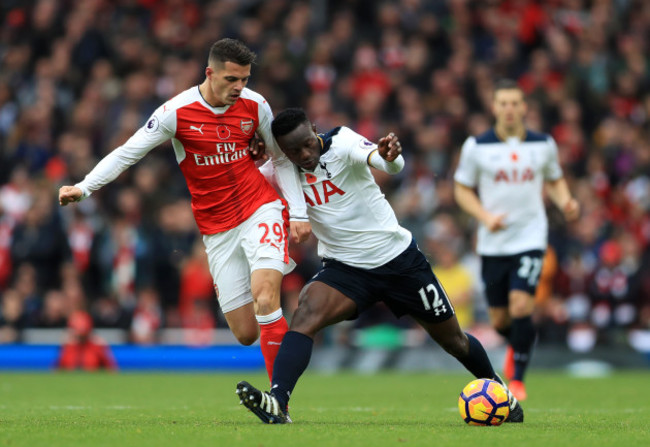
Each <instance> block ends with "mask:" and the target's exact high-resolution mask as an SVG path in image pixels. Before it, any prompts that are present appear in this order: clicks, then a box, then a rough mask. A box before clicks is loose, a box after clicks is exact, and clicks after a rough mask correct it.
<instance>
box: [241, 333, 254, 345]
mask: <svg viewBox="0 0 650 447" xmlns="http://www.w3.org/2000/svg"><path fill="white" fill-rule="evenodd" d="M235 337H236V338H237V341H238V342H239V343H240V344H242V345H244V346H250V345H252V344H253V343H255V342H256V341H257V339H258V338H259V334H258V333H245V334H235Z"/></svg>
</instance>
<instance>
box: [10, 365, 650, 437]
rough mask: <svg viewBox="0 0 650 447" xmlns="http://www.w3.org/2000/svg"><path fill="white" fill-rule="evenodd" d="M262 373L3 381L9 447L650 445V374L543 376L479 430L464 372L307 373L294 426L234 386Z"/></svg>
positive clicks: (535, 375)
mask: <svg viewBox="0 0 650 447" xmlns="http://www.w3.org/2000/svg"><path fill="white" fill-rule="evenodd" d="M242 379H245V380H248V381H250V382H251V383H252V384H254V385H256V386H259V387H263V386H264V384H265V383H267V382H266V379H265V375H263V374H261V373H250V372H244V373H233V374H231V373H228V374H191V373H188V374H171V373H169V374H165V373H118V374H83V373H66V374H63V373H43V374H34V373H2V374H0V446H29V447H37V446H48V447H58V446H66V447H67V446H112V447H114V446H116V447H127V446H157V447H160V446H183V447H196V446H211V447H221V446H223V447H230V446H255V447H260V446H265V447H268V446H282V447H294V446H295V447H311V446H319V447H320V446H337V447H338V446H372V447H380V446H404V445H406V446H408V445H411V446H471V447H487V446H500V447H503V446H509V447H515V446H521V447H529V446H544V447H559V446H571V447H582V446H625V447H633V446H649V445H650V371H648V370H644V371H636V372H619V373H615V374H613V375H611V376H609V377H605V378H589V379H578V378H572V377H569V376H567V375H564V374H562V373H558V372H547V371H533V372H531V374H530V377H529V379H528V390H529V394H530V397H529V399H528V400H527V401H526V402H525V404H524V409H525V414H526V421H525V422H524V423H523V424H504V425H502V426H500V427H470V426H467V425H465V423H464V422H463V421H462V420H461V418H460V416H459V414H458V408H457V399H458V394H459V393H460V390H461V389H462V388H463V386H464V385H465V384H466V383H467V382H469V381H470V380H471V377H470V376H469V375H468V374H463V373H431V374H424V373H422V374H405V373H381V374H376V375H356V374H351V373H340V374H335V375H319V374H316V373H309V372H308V373H307V374H306V375H305V376H304V377H303V379H302V381H301V382H300V383H299V384H298V387H297V388H296V390H295V392H294V397H293V399H292V401H291V416H292V418H293V420H294V424H292V425H279V426H269V425H264V424H262V423H261V422H260V421H259V420H258V419H257V418H256V417H255V416H254V415H253V414H252V413H250V412H248V411H246V409H245V408H244V407H243V406H240V405H239V401H238V398H237V396H236V395H235V392H234V390H235V384H236V383H237V382H238V381H239V380H242Z"/></svg>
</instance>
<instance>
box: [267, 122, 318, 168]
mask: <svg viewBox="0 0 650 447" xmlns="http://www.w3.org/2000/svg"><path fill="white" fill-rule="evenodd" d="M277 142H278V145H279V146H280V149H282V152H284V153H285V155H286V156H287V158H288V159H289V160H291V162H292V163H293V164H295V165H297V166H299V167H301V168H302V169H304V170H306V171H313V170H314V169H316V166H318V160H320V152H321V143H320V140H319V139H318V136H317V135H316V132H315V131H314V128H313V126H312V125H311V124H310V123H302V124H300V125H299V126H298V127H296V128H295V129H294V130H292V131H291V132H289V133H288V134H286V135H282V136H281V137H278V138H277Z"/></svg>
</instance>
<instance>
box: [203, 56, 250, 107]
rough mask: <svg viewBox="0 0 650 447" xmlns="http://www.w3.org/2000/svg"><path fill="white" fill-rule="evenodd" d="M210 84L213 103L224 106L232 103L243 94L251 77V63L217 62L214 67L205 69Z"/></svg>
mask: <svg viewBox="0 0 650 447" xmlns="http://www.w3.org/2000/svg"><path fill="white" fill-rule="evenodd" d="M205 75H206V76H207V78H208V80H209V84H210V93H211V96H212V97H211V98H209V99H208V101H209V102H210V103H211V104H212V105H216V106H218V107H223V106H227V105H232V104H234V103H235V101H237V99H238V98H239V96H240V95H241V92H242V90H244V87H246V84H247V83H248V79H249V78H250V77H251V66H250V65H238V64H236V63H234V62H230V61H226V62H223V63H222V62H217V63H216V64H214V67H212V66H208V68H206V69H205Z"/></svg>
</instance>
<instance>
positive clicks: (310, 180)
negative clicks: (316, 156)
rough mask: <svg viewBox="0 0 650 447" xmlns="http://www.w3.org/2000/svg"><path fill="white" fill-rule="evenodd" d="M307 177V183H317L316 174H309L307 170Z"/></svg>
mask: <svg viewBox="0 0 650 447" xmlns="http://www.w3.org/2000/svg"><path fill="white" fill-rule="evenodd" d="M305 178H306V179H307V183H309V184H311V183H316V176H315V175H314V174H309V173H308V172H305Z"/></svg>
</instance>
